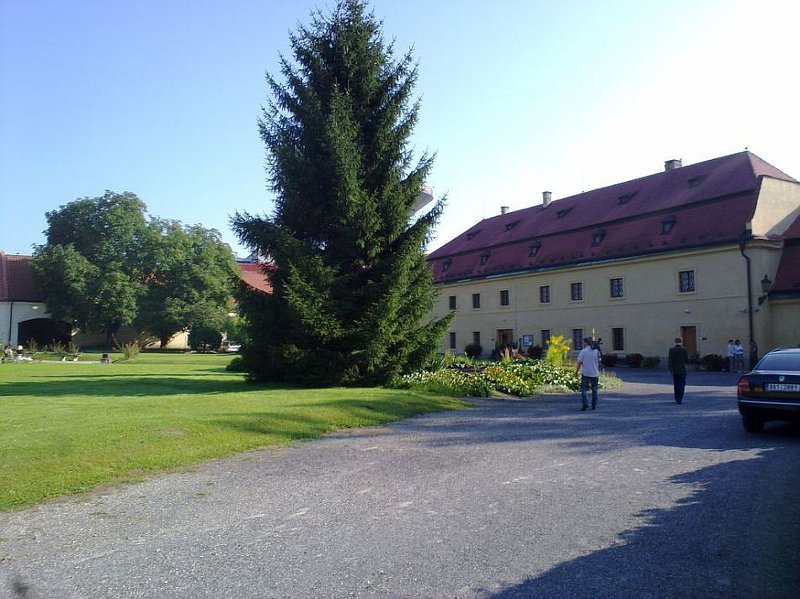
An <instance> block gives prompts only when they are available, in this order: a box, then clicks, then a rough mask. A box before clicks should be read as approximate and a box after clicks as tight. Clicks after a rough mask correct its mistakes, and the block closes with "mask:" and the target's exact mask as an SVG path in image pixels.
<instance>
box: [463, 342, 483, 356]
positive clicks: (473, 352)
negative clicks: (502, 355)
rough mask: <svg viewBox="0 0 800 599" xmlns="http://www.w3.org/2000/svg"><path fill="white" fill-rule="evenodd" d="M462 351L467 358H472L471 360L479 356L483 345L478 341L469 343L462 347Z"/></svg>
mask: <svg viewBox="0 0 800 599" xmlns="http://www.w3.org/2000/svg"><path fill="white" fill-rule="evenodd" d="M464 353H465V354H467V357H468V358H472V359H473V360H474V359H476V358H480V357H481V354H482V353H483V346H482V345H481V344H480V343H470V344H469V345H467V347H465V348H464Z"/></svg>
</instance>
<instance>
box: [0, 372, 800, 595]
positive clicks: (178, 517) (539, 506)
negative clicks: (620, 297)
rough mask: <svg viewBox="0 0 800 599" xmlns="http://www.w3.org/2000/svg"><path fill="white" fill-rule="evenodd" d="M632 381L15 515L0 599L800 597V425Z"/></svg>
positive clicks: (728, 384)
mask: <svg viewBox="0 0 800 599" xmlns="http://www.w3.org/2000/svg"><path fill="white" fill-rule="evenodd" d="M620 372H621V376H622V377H623V378H625V379H626V381H629V382H626V384H625V386H624V387H623V388H622V389H620V390H616V391H609V392H606V393H603V392H601V399H600V404H599V407H598V409H597V411H594V412H592V411H589V412H580V411H579V407H580V401H579V399H578V396H577V394H574V395H569V396H549V397H545V398H538V399H537V398H530V399H524V400H479V401H475V402H474V407H472V408H470V409H468V410H464V411H460V412H448V413H443V414H432V415H426V416H422V417H419V418H413V419H410V420H406V421H403V422H399V423H396V424H393V425H391V426H386V427H380V428H372V429H363V430H357V431H350V432H343V433H340V434H335V435H331V436H329V437H326V438H324V439H321V440H318V441H312V442H306V443H299V444H297V445H294V446H292V447H289V448H284V449H270V450H263V451H256V452H251V453H247V454H244V455H240V456H237V457H234V458H231V459H226V460H220V461H216V462H209V463H206V464H203V465H202V466H199V467H197V468H196V469H194V470H192V471H190V472H178V473H168V474H165V475H162V476H158V477H156V478H154V479H151V480H148V481H147V482H144V483H139V484H132V485H126V486H122V487H118V488H114V489H111V490H104V491H99V492H95V493H91V494H87V495H84V496H80V497H73V498H68V499H66V500H62V501H58V502H52V503H49V504H46V505H42V506H39V507H36V508H33V509H29V510H25V511H22V512H16V513H11V514H0V596H5V597H58V598H59V599H60V598H70V597H158V598H161V597H165V598H171V597H181V598H184V597H185V598H189V597H192V598H196V597H231V598H234V597H235V598H243V597H301V598H306V597H307V598H326V597H409V598H416V597H435V598H439V597H465V598H466V597H481V598H489V597H492V598H511V597H569V598H580V597H587V598H588V597H591V598H597V597H631V598H632V597H636V598H648V597H798V596H800V568H798V566H797V560H798V557H800V501H798V498H797V494H798V489H800V429H799V428H797V427H794V426H789V425H768V428H767V431H766V433H765V434H763V435H750V434H747V433H745V432H744V430H743V429H742V427H741V425H740V422H739V418H738V414H737V412H736V406H735V401H734V397H735V388H734V383H735V380H736V376H735V375H730V374H727V373H718V374H711V373H690V376H689V382H688V387H687V396H686V400H685V402H684V404H683V405H681V406H678V405H676V404H675V403H674V402H673V401H672V396H671V385H670V382H669V379H668V375H667V373H666V372H664V371H663V370H657V371H620Z"/></svg>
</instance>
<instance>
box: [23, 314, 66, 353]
mask: <svg viewBox="0 0 800 599" xmlns="http://www.w3.org/2000/svg"><path fill="white" fill-rule="evenodd" d="M17 339H18V340H19V341H18V343H19V344H20V345H28V344H29V343H30V341H31V339H33V340H34V341H36V343H37V344H38V345H39V346H40V347H45V346H47V345H50V344H51V343H53V342H54V341H55V342H56V343H61V344H63V345H67V344H69V342H70V341H71V340H72V327H71V326H70V325H69V323H66V322H64V321H63V320H53V319H52V318H33V319H31V320H24V321H22V322H20V323H19V327H18V328H17Z"/></svg>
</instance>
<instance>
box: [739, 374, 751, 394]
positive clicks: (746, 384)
mask: <svg viewBox="0 0 800 599" xmlns="http://www.w3.org/2000/svg"><path fill="white" fill-rule="evenodd" d="M749 392H750V379H748V378H747V377H746V376H743V377H742V378H740V379H739V384H738V385H737V386H736V394H737V395H745V394H747V393H749Z"/></svg>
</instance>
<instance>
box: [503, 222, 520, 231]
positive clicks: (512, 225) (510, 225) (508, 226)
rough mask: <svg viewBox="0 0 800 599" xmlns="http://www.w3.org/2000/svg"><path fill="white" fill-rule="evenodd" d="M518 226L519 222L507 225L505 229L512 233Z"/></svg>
mask: <svg viewBox="0 0 800 599" xmlns="http://www.w3.org/2000/svg"><path fill="white" fill-rule="evenodd" d="M518 224H519V221H518V220H515V221H514V222H513V223H506V226H505V229H506V231H510V230H511V229H513V228H514V227H516V226H517V225H518Z"/></svg>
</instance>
